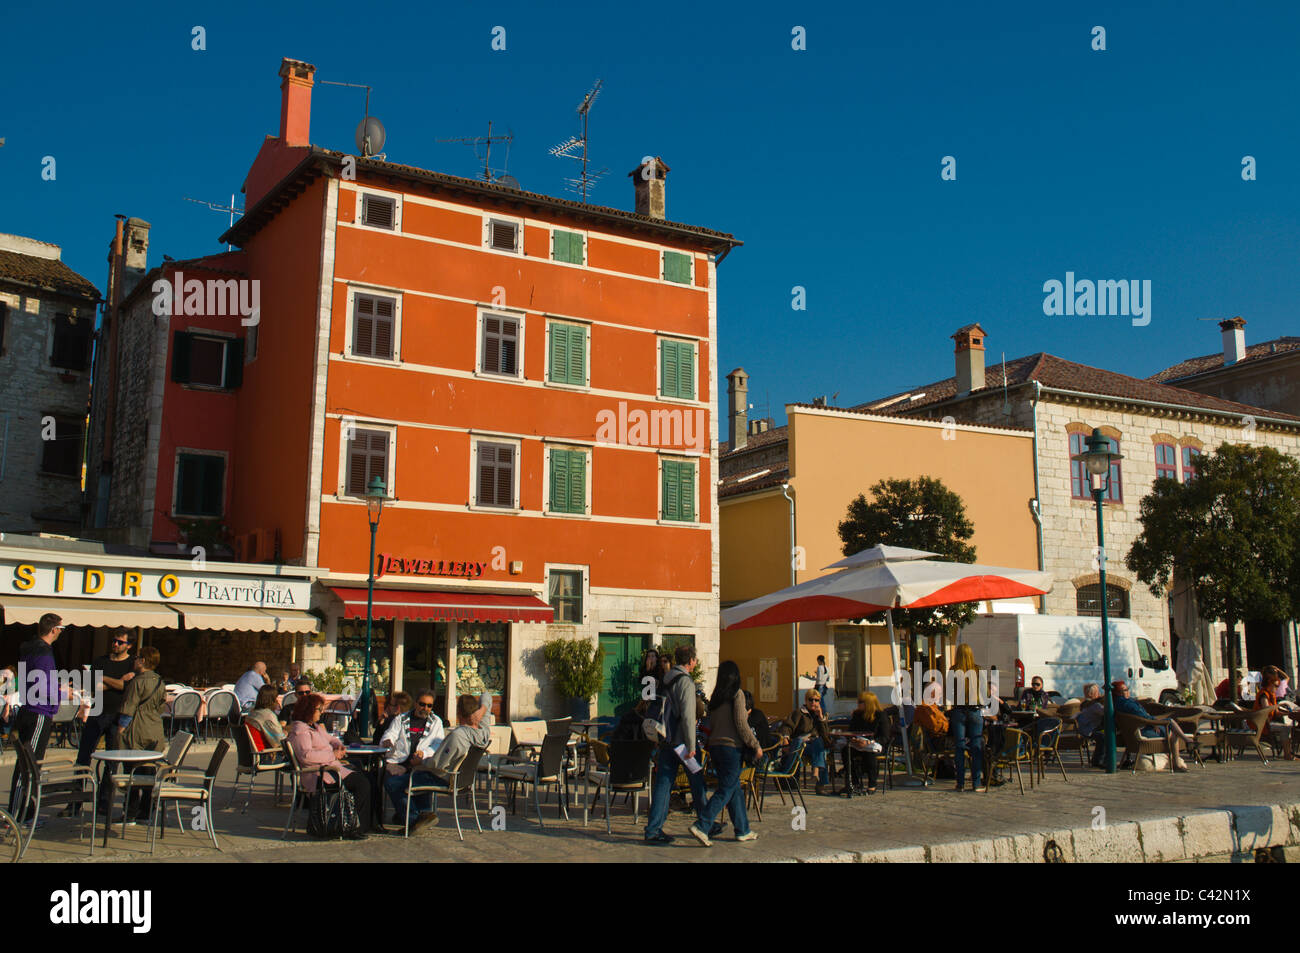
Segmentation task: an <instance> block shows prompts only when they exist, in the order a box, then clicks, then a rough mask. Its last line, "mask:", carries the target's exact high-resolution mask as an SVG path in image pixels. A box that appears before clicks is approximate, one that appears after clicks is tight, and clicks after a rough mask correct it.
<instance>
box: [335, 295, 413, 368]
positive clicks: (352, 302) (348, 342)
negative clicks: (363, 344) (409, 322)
mask: <svg viewBox="0 0 1300 953" xmlns="http://www.w3.org/2000/svg"><path fill="white" fill-rule="evenodd" d="M357 295H366V296H367V297H372V298H391V299H392V300H393V301H395V302H396V304H394V305H393V356H392V357H391V358H386V357H371V356H370V355H369V354H354V353H353V352H352V339H353V335H352V317H353V314H354V313H355V312H356V297H357ZM347 309H348V311H347V320H346V327H345V329H344V330H345V332H346V334H347V337H346V338H344V340H343V356H344V358H346V359H347V360H349V361H357V362H359V363H363V364H380V365H382V366H384V367H392V366H393V365H394V364H401V363H402V293H401V292H400V291H392V290H390V289H388V288H378V287H375V286H372V285H352V284H349V285H348V300H347Z"/></svg>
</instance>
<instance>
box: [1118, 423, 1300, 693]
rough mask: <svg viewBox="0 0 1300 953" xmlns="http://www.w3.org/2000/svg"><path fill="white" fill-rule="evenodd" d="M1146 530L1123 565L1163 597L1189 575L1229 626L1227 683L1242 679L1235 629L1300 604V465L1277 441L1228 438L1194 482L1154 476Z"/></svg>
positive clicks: (1206, 611)
mask: <svg viewBox="0 0 1300 953" xmlns="http://www.w3.org/2000/svg"><path fill="white" fill-rule="evenodd" d="M1138 519H1139V520H1140V522H1141V524H1142V532H1141V533H1140V534H1139V535H1138V537H1137V539H1135V540H1134V542H1133V545H1132V547H1130V549H1129V552H1128V556H1127V557H1126V558H1125V560H1124V563H1125V565H1126V566H1128V568H1129V570H1130V571H1132V572H1133V574H1134V575H1136V576H1137V577H1138V579H1140V580H1141V581H1142V582H1143V583H1145V584H1146V585H1147V587H1148V588H1150V590H1151V592H1152V593H1153V594H1154V595H1156V596H1163V595H1164V594H1165V593H1166V592H1167V591H1168V589H1169V586H1170V582H1171V580H1172V579H1173V577H1174V573H1175V572H1178V573H1181V574H1183V575H1185V576H1186V578H1187V579H1188V580H1189V581H1190V583H1191V585H1192V588H1193V589H1194V590H1195V592H1196V599H1197V602H1198V604H1199V606H1200V610H1201V612H1202V614H1203V615H1204V616H1205V617H1206V618H1210V619H1221V620H1222V621H1223V622H1224V623H1226V625H1227V627H1228V632H1229V638H1228V645H1229V657H1228V679H1229V685H1231V686H1232V687H1233V691H1234V692H1235V691H1236V686H1237V685H1239V684H1240V681H1239V679H1238V667H1239V666H1238V662H1239V659H1238V658H1237V639H1236V637H1235V627H1236V624H1237V622H1239V621H1241V620H1243V619H1261V620H1272V621H1279V620H1283V619H1290V618H1294V616H1295V613H1296V608H1297V607H1298V606H1300V557H1298V554H1297V548H1298V546H1300V463H1297V462H1296V461H1295V460H1294V459H1292V458H1291V457H1288V456H1286V455H1285V454H1282V453H1279V452H1278V451H1277V450H1274V449H1273V448H1271V447H1253V446H1234V445H1232V444H1227V443H1225V444H1222V445H1220V447H1219V449H1218V450H1216V451H1215V452H1214V453H1213V454H1207V455H1204V456H1202V457H1201V458H1200V460H1199V461H1198V462H1197V465H1196V479H1194V480H1189V481H1187V482H1185V483H1178V482H1177V481H1175V480H1170V479H1161V480H1157V481H1156V483H1155V487H1154V488H1153V490H1152V492H1151V493H1150V494H1149V495H1147V496H1146V497H1144V498H1143V500H1142V503H1141V506H1140V511H1139V516H1138Z"/></svg>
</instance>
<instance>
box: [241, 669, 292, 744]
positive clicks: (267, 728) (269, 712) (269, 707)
mask: <svg viewBox="0 0 1300 953" xmlns="http://www.w3.org/2000/svg"><path fill="white" fill-rule="evenodd" d="M279 700H280V695H279V692H278V691H277V689H276V687H275V686H274V685H263V686H262V687H261V688H259V689H258V690H257V701H255V702H253V710H252V711H250V712H249V713H248V714H246V715H244V724H246V725H248V727H249V728H252V729H253V730H254V731H255V732H257V733H256V734H255V735H253V748H254V749H255V750H256V751H257V752H258V753H259V754H262V755H275V756H277V757H281V756H282V755H283V752H282V751H281V748H280V746H281V745H282V744H283V743H284V739H285V736H286V734H287V732H286V731H285V730H284V728H282V727H280V719H279V718H277V717H276V714H275V713H276V708H277V707H278V705H279ZM259 741H260V742H261V745H260V746H259V744H258V742H259ZM264 760H270V759H269V758H267V759H264Z"/></svg>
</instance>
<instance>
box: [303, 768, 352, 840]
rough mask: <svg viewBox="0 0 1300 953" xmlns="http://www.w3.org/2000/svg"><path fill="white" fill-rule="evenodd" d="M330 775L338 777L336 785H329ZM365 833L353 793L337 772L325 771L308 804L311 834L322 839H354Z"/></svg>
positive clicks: (309, 834) (318, 779)
mask: <svg viewBox="0 0 1300 953" xmlns="http://www.w3.org/2000/svg"><path fill="white" fill-rule="evenodd" d="M326 774H332V775H334V783H333V785H332V786H330V785H328V784H327V783H326V778H325V775H326ZM360 831H361V818H360V817H359V816H358V814H357V802H356V799H355V798H354V797H353V796H352V792H351V791H349V790H348V789H347V788H345V787H344V786H343V779H342V778H341V777H340V776H339V773H338V772H337V771H334V770H332V769H330V768H321V770H320V774H319V776H318V778H317V782H316V790H315V791H313V792H312V795H311V800H310V801H309V802H308V804H307V834H308V836H310V837H315V838H317V839H320V840H326V839H330V838H339V837H352V836H354V835H356V834H358V833H360Z"/></svg>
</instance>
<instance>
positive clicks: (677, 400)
mask: <svg viewBox="0 0 1300 953" xmlns="http://www.w3.org/2000/svg"><path fill="white" fill-rule="evenodd" d="M664 341H684V342H685V343H687V344H689V345H690V346H691V348H692V350H693V352H694V353H693V356H692V359H691V367H692V369H693V371H694V374H695V381H694V384H695V386H694V387H692V388H691V390H693V391H695V396H694V397H669V396H668V395H667V394H665V393H664V378H663V366H664ZM655 399H656V400H665V401H668V402H669V403H673V404H681V405H682V406H684V407H697V406H699V405H701V404H703V403H704V402H703V401H702V400H700V342H699V341H698V340H697V339H695V338H684V337H678V336H677V335H675V334H657V335H656V336H655Z"/></svg>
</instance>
